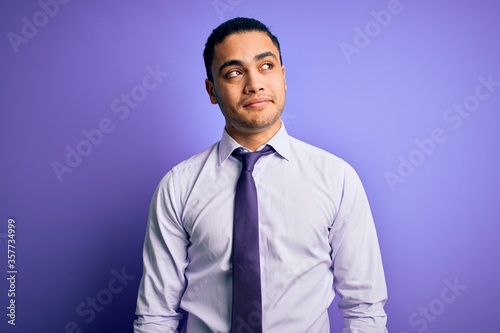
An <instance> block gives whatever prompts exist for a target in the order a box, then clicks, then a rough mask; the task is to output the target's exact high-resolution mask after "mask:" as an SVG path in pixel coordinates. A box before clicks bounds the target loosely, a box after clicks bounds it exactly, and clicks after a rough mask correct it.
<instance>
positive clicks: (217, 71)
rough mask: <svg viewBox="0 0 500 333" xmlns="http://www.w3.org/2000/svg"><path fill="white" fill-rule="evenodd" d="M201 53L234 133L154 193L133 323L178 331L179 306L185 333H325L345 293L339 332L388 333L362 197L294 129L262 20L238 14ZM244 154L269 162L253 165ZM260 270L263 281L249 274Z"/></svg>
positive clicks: (342, 171) (351, 180) (352, 179)
mask: <svg viewBox="0 0 500 333" xmlns="http://www.w3.org/2000/svg"><path fill="white" fill-rule="evenodd" d="M204 59H205V66H206V70H207V80H206V90H207V92H208V95H209V97H210V101H211V102H212V103H213V104H218V105H219V107H220V109H221V111H222V113H223V115H224V117H225V121H226V124H225V130H224V132H223V135H222V139H221V140H220V141H219V142H217V143H216V144H214V145H213V146H212V147H210V148H209V149H207V150H205V151H203V152H201V153H200V154H198V155H196V156H193V157H192V158H190V159H188V160H186V161H184V162H182V163H180V164H179V165H177V166H175V167H174V168H173V169H172V170H171V171H170V172H169V173H168V174H167V175H166V176H165V177H164V178H163V179H162V181H161V182H160V184H159V186H158V188H157V190H156V192H155V194H154V197H153V200H152V203H151V208H150V216H149V222H148V228H147V233H146V238H145V245H144V275H143V277H142V281H141V286H140V290H139V296H138V302H137V311H136V314H137V316H138V319H137V320H136V321H135V325H134V327H135V332H136V333H139V332H147V333H152V332H176V330H177V326H178V323H179V320H180V319H181V317H182V315H181V312H180V310H179V309H180V308H182V309H183V310H185V311H186V312H187V321H186V324H185V325H184V327H183V331H185V332H188V333H198V332H230V331H231V332H233V333H237V332H238V333H239V332H270V333H288V332H297V333H303V332H311V333H326V332H329V331H330V325H329V319H328V312H327V310H328V307H329V306H330V304H331V302H332V300H333V298H334V295H335V291H336V292H337V293H338V295H339V296H340V297H341V300H340V302H339V308H340V310H341V311H342V314H343V317H344V327H345V328H344V331H343V332H345V333H346V332H353V333H354V332H367V333H378V332H380V333H382V332H386V328H385V327H386V314H385V312H384V309H383V306H384V304H385V301H386V299H387V291H386V285H385V278H384V272H383V268H382V261H381V257H380V251H379V246H378V241H377V236H376V232H375V227H374V223H373V220H372V216H371V213H370V208H369V205H368V201H367V198H366V195H365V192H364V190H363V187H362V185H361V182H360V180H359V178H358V176H357V175H356V173H355V171H354V170H353V169H352V168H351V167H350V166H349V165H348V164H347V163H346V162H344V161H343V160H341V159H340V158H338V157H336V156H334V155H332V154H330V153H328V152H325V151H323V150H321V149H319V148H316V147H313V146H310V145H308V144H306V143H304V142H301V141H299V140H297V139H295V138H292V137H290V136H289V135H288V134H287V132H286V130H285V127H284V125H283V123H282V122H281V120H280V115H281V113H282V111H283V108H284V106H285V96H286V94H285V92H286V82H285V68H284V67H283V65H282V61H281V51H280V46H279V42H278V40H277V38H276V37H275V36H274V35H272V34H271V32H270V31H269V30H268V28H267V27H266V26H265V25H263V24H262V23H261V22H259V21H256V20H253V19H248V18H235V19H232V20H229V21H227V22H225V23H223V24H221V25H220V26H219V27H218V28H216V29H215V30H214V31H213V32H212V34H211V35H210V37H209V38H208V41H207V43H206V46H205V51H204ZM246 154H254V155H248V156H257V155H259V157H260V158H258V160H257V161H256V162H255V166H254V167H253V171H252V170H251V167H250V168H249V170H247V168H248V164H245V163H250V162H243V161H244V160H245V161H246V157H244V156H245V155H246ZM264 155H265V156H264ZM242 163H243V164H245V166H244V167H242ZM252 163H253V162H252ZM242 169H243V170H242ZM248 171H249V172H250V175H251V177H250V178H248V177H247V176H248V174H249V173H248ZM240 173H241V176H240ZM245 177H246V178H245ZM242 178H245V180H241V179H242ZM240 181H242V182H250V183H253V185H248V188H250V187H252V186H253V188H254V192H255V190H256V195H257V197H256V198H258V199H256V200H257V203H256V204H257V206H256V207H257V208H256V209H257V212H256V213H255V214H257V215H255V216H258V217H255V219H257V220H256V221H255V226H256V227H255V228H256V229H252V230H256V232H255V233H256V238H254V240H252V241H249V243H250V244H243V243H244V241H241V238H240V237H243V238H245V237H246V238H249V237H250V236H251V234H252V233H254V231H249V230H250V229H245V231H243V236H241V235H240V234H239V232H240V231H238V230H239V229H240V228H242V227H245V228H246V227H248V228H251V227H252V226H250V225H251V224H252V223H251V222H249V220H245V219H251V218H250V216H254V212H253V211H252V210H251V209H250V208H249V207H250V206H252V205H253V204H250V203H244V204H239V203H238V201H239V199H238V198H240V196H241V198H243V199H245V197H246V196H247V197H251V196H252V195H255V194H245V195H243V194H239V193H240V192H239V191H240ZM250 183H246V184H250ZM241 186H243V185H241ZM245 186H246V185H245ZM249 191H250V190H249ZM254 192H252V193H254ZM248 193H250V192H248ZM235 197H236V199H235ZM241 209H243V213H238V212H240V211H241ZM237 211H238V212H237ZM240 219H243V221H244V222H241V221H242V220H240ZM233 223H234V224H233ZM256 244H257V245H256ZM254 250H256V251H257V255H255V256H254V255H253V254H251V253H250V252H252V251H254ZM252 253H253V252H252ZM240 257H241V258H243V259H241V260H242V261H240ZM255 263H256V265H257V268H256V271H254V268H253V267H254V266H252V265H255ZM251 266H252V267H251ZM238 272H240V273H238ZM235 274H240V275H235ZM250 276H253V278H255V277H256V280H252V281H253V282H248V281H242V280H251V279H250ZM241 283H247V284H246V285H245V284H243V287H241V286H242V285H241ZM254 287H255V288H254ZM242 289H244V290H242ZM241 295H243V296H241ZM249 307H250V308H249ZM242 309H243V310H242ZM252 309H253V310H252ZM240 311H247V312H246V313H244V312H240Z"/></svg>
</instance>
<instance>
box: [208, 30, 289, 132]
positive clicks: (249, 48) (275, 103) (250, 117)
mask: <svg viewBox="0 0 500 333" xmlns="http://www.w3.org/2000/svg"><path fill="white" fill-rule="evenodd" d="M212 74H213V78H214V81H213V82H211V81H209V80H207V81H206V88H207V92H208V94H209V96H210V101H211V102H212V103H213V104H219V107H220V109H221V111H222V113H223V115H224V117H225V118H226V130H227V131H228V132H229V134H232V133H235V134H238V135H245V134H250V133H261V132H264V131H274V132H276V131H277V130H278V129H279V127H280V126H281V122H279V121H278V120H279V118H280V116H281V113H282V112H283V108H284V107H285V97H286V93H285V91H286V82H285V68H284V67H283V66H281V64H280V61H279V52H278V49H277V48H276V46H275V45H274V44H273V42H272V41H271V39H270V38H269V36H267V34H265V33H263V32H257V31H252V32H245V33H239V34H233V35H230V36H228V37H227V38H226V39H225V40H224V41H223V42H222V43H220V44H218V45H217V46H216V47H215V56H214V60H213V63H212ZM273 134H274V133H273Z"/></svg>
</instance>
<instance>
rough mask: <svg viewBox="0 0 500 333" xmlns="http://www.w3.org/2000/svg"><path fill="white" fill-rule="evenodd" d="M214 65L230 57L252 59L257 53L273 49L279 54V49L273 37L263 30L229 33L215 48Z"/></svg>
mask: <svg viewBox="0 0 500 333" xmlns="http://www.w3.org/2000/svg"><path fill="white" fill-rule="evenodd" d="M214 51H215V52H214V65H215V64H217V63H221V62H224V61H227V60H230V59H237V60H242V61H251V59H253V58H254V56H256V55H257V54H261V53H263V52H267V51H271V52H272V53H274V54H275V55H276V56H278V49H277V47H276V46H275V45H274V44H273V42H272V40H271V38H270V37H269V36H268V35H267V34H266V33H264V32H261V31H249V32H243V33H236V34H232V35H229V36H228V37H226V39H224V41H223V42H222V43H220V44H218V45H216V46H215V48H214Z"/></svg>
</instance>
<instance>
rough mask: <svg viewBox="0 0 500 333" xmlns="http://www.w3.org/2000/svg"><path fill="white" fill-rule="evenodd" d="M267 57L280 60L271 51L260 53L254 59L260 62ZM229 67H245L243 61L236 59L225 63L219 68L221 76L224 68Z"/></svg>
mask: <svg viewBox="0 0 500 333" xmlns="http://www.w3.org/2000/svg"><path fill="white" fill-rule="evenodd" d="M266 57H273V58H274V59H276V61H277V60H278V57H276V55H275V54H274V53H272V52H271V51H266V52H262V53H259V54H257V55H256V56H255V57H253V59H254V60H255V61H259V60H262V59H264V58H266ZM228 66H243V61H241V60H236V59H232V60H227V61H224V63H223V64H222V65H221V66H220V67H219V74H220V73H222V71H223V70H224V68H226V67H228Z"/></svg>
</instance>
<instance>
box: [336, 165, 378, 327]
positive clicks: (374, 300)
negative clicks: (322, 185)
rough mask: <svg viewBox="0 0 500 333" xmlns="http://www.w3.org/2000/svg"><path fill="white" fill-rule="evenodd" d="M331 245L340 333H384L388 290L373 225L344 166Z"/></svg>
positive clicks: (352, 174)
mask: <svg viewBox="0 0 500 333" xmlns="http://www.w3.org/2000/svg"><path fill="white" fill-rule="evenodd" d="M330 244H331V247H332V259H333V274H334V288H335V291H336V293H337V294H338V295H339V297H340V298H341V299H340V301H339V309H340V311H341V313H342V316H343V318H344V329H343V333H385V332H387V329H386V322H387V316H386V313H385V311H384V304H385V302H386V300H387V288H386V283H385V276H384V270H383V267H382V259H381V255H380V248H379V244H378V239H377V234H376V230H375V225H374V222H373V218H372V214H371V211H370V207H369V204H368V200H367V197H366V193H365V191H364V189H363V186H362V184H361V181H360V179H359V177H358V175H357V174H356V172H355V171H354V169H352V167H350V166H349V165H347V164H346V167H345V174H344V186H343V193H342V196H341V201H340V204H339V208H338V213H337V215H336V217H335V220H334V222H333V224H332V227H331V229H330Z"/></svg>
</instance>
